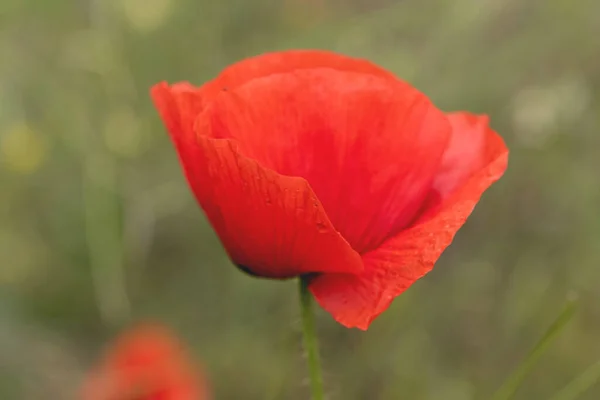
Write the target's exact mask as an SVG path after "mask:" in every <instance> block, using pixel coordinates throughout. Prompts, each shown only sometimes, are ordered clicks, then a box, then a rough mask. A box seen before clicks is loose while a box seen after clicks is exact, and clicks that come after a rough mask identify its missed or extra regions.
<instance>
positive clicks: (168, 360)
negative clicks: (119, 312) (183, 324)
mask: <svg viewBox="0 0 600 400" xmlns="http://www.w3.org/2000/svg"><path fill="white" fill-rule="evenodd" d="M82 399H83V400H207V399H208V396H207V390H206V384H205V382H203V381H201V376H200V374H199V371H198V369H197V368H195V367H194V366H192V365H191V363H190V362H189V361H188V360H187V357H186V353H185V350H184V349H183V348H182V347H181V345H180V344H179V343H178V342H177V340H176V339H175V338H174V337H173V336H172V335H171V334H170V333H169V332H168V331H167V330H166V329H165V328H164V327H162V326H158V325H145V326H139V327H136V328H135V329H132V330H130V331H128V332H125V333H124V334H123V335H122V336H120V337H119V338H117V340H116V341H115V342H114V343H113V344H112V345H111V347H110V348H109V349H108V350H107V352H106V354H105V355H104V358H103V360H102V362H101V364H100V365H99V366H98V367H97V368H96V370H95V371H94V373H93V374H92V375H90V377H89V379H88V380H87V381H86V382H85V385H84V388H83V396H82Z"/></svg>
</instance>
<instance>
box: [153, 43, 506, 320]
mask: <svg viewBox="0 0 600 400" xmlns="http://www.w3.org/2000/svg"><path fill="white" fill-rule="evenodd" d="M152 97H153V99H154V102H155V104H156V106H157V108H158V110H159V112H160V115H161V116H162V119H163V120H164V122H165V124H166V127H167V129H168V131H169V132H170V135H171V138H172V140H173V142H174V143H175V146H176V148H177V151H178V153H179V157H180V160H181V163H182V166H183V169H184V171H185V174H186V177H187V179H188V182H189V184H190V186H191V188H192V190H193V192H194V194H195V196H196V198H197V200H198V202H199V203H200V205H201V207H202V208H203V210H204V212H205V213H206V215H207V217H208V219H209V221H210V222H211V224H212V226H213V227H214V229H215V230H216V232H217V234H218V235H219V237H220V239H221V241H222V243H223V245H224V247H225V249H226V251H227V252H228V254H229V256H230V257H231V259H232V260H233V262H234V263H236V264H237V265H239V266H241V267H242V268H244V269H245V270H247V271H250V272H251V273H252V274H254V275H257V276H262V277H270V278H289V277H294V276H299V275H303V274H312V275H313V276H314V278H313V279H312V281H311V283H310V290H311V291H312V293H313V295H314V296H315V298H316V299H317V301H318V302H319V303H320V305H321V306H322V307H323V308H325V310H327V311H329V312H330V313H331V314H332V315H333V317H334V318H335V319H336V320H337V321H339V322H340V323H342V324H343V325H345V326H348V327H358V328H361V329H366V328H367V327H368V325H369V324H370V322H371V321H372V320H373V319H374V318H375V317H376V316H377V315H379V314H380V313H381V312H382V311H384V310H385V309H386V308H387V307H388V306H389V304H390V303H391V301H392V300H393V299H394V297H396V296H398V295H399V294H400V293H402V292H403V291H404V290H405V289H406V288H408V287H409V286H410V285H411V284H412V283H414V282H415V281H416V280H417V279H419V278H420V277H422V276H423V275H425V274H426V273H427V272H428V271H430V270H431V268H432V267H433V265H434V263H435V261H436V260H437V259H438V257H439V256H440V254H441V253H442V252H443V250H444V249H445V248H446V247H447V246H448V245H449V244H450V242H451V241H452V238H453V236H454V234H455V233H456V231H457V230H458V229H459V228H460V227H461V226H462V225H463V223H464V222H465V220H466V218H467V216H468V215H469V214H470V213H471V211H472V210H473V207H474V206H475V204H476V203H477V201H478V200H479V198H480V196H481V195H482V193H483V192H484V191H485V190H486V189H487V188H488V187H489V186H490V185H491V184H492V183H493V182H494V181H496V180H497V179H499V178H500V176H501V175H502V174H503V173H504V170H505V169H506V165H507V158H508V150H507V148H506V146H505V145H504V142H503V141H502V139H501V138H500V137H499V136H498V135H497V134H496V133H495V132H494V131H492V130H491V129H490V128H489V127H488V121H487V117H483V116H475V115H470V114H467V113H456V114H448V115H447V114H444V113H443V112H442V111H440V110H438V109H437V108H436V107H435V106H434V105H433V104H432V103H431V102H430V101H429V100H428V99H427V97H426V96H425V95H423V94H422V93H420V92H419V91H417V90H416V89H414V88H412V87H411V86H410V85H409V84H407V83H406V82H403V81H401V80H399V79H398V78H396V77H395V76H394V75H393V74H392V73H390V72H388V71H386V70H384V69H382V68H380V67H378V66H376V65H374V64H372V63H370V62H369V61H366V60H360V59H354V58H350V57H346V56H343V55H339V54H335V53H331V52H327V51H308V50H306V51H304V50H298V51H286V52H280V53H270V54H265V55H261V56H258V57H254V58H250V59H246V60H244V61H241V62H239V63H237V64H234V65H232V66H230V67H228V68H226V69H225V70H224V71H223V72H222V73H221V74H220V75H219V76H218V77H217V78H215V79H214V80H212V81H210V82H208V83H206V84H205V85H203V86H201V87H198V88H197V87H194V86H192V85H190V84H188V83H177V84H175V85H172V86H169V85H168V84H166V83H164V82H163V83H159V84H157V85H156V86H154V88H153V89H152Z"/></svg>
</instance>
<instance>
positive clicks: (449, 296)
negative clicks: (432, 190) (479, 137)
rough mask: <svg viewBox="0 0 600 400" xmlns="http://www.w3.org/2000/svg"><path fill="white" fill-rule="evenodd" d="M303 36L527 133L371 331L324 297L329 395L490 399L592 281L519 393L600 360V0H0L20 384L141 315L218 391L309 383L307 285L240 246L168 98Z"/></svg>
mask: <svg viewBox="0 0 600 400" xmlns="http://www.w3.org/2000/svg"><path fill="white" fill-rule="evenodd" d="M292 47H309V48H325V49H332V50H337V51H341V52H344V53H347V54H350V55H353V56H360V57H366V58H370V59H372V60H373V61H375V62H377V63H380V64H381V65H383V66H385V67H387V68H389V69H391V70H392V71H394V72H396V73H397V74H398V75H399V76H401V77H403V78H404V79H406V80H408V81H410V82H412V83H413V84H414V85H416V86H417V87H418V88H420V89H421V90H422V91H424V92H425V93H427V94H428V95H429V96H430V97H431V98H432V99H433V100H434V101H435V102H436V104H438V105H439V106H440V107H441V108H443V109H445V110H457V109H468V110H472V111H475V112H480V113H488V114H490V116H491V120H492V125H493V127H494V128H495V129H496V130H497V131H498V132H500V133H501V134H502V135H503V136H504V138H505V139H506V141H507V143H508V144H509V146H510V148H511V158H510V166H509V170H508V171H507V173H506V176H505V177H504V178H503V179H502V180H501V181H500V182H499V183H498V184H497V185H495V186H494V187H492V188H491V190H489V191H488V192H487V193H486V194H485V195H484V197H483V199H482V201H481V203H480V204H479V205H478V207H477V208H476V210H475V212H474V214H473V216H472V218H471V219H470V220H469V222H468V223H467V225H466V226H465V227H464V229H462V230H461V231H460V233H459V234H458V236H457V238H456V241H455V244H454V245H453V246H452V247H451V248H450V249H449V250H448V251H447V252H446V253H445V254H444V256H443V257H442V259H441V260H440V262H439V263H438V265H437V267H436V269H435V270H434V271H433V272H432V273H431V274H429V275H428V276H427V277H426V278H425V279H423V280H421V281H419V282H418V283H417V284H415V285H414V286H413V287H412V288H411V289H410V290H408V291H407V292H406V293H405V294H404V295H402V296H401V297H400V298H398V299H397V300H396V301H395V302H394V304H393V306H392V307H391V308H390V309H389V310H388V311H387V312H386V313H384V314H383V315H382V316H381V317H380V318H379V319H378V320H376V322H375V323H374V324H373V325H372V327H371V328H370V329H369V331H368V332H366V333H363V332H360V331H356V330H347V329H345V328H343V327H341V326H340V325H337V324H336V323H334V322H333V320H332V319H331V318H330V317H329V315H327V314H326V313H324V312H321V311H319V313H318V326H319V331H320V336H321V341H322V356H323V359H324V367H325V370H326V382H327V389H328V392H329V395H330V399H332V400H334V399H339V400H342V399H344V400H346V399H347V400H361V399H365V400H379V399H382V400H395V399H408V400H420V399H424V400H463V399H464V400H468V399H475V400H477V399H488V398H489V396H490V394H491V393H492V392H493V391H494V390H495V389H496V388H497V387H498V386H499V385H500V384H501V383H502V382H503V381H504V379H505V377H506V376H507V375H508V374H509V373H510V372H511V371H512V370H513V369H514V368H515V366H516V365H517V364H518V363H519V361H520V360H521V358H522V357H523V356H524V354H526V353H527V351H528V350H529V349H530V348H531V346H532V345H533V344H534V342H535V341H536V340H537V339H538V338H539V337H540V336H541V335H542V333H543V331H544V330H545V329H546V327H547V326H548V325H549V324H550V323H551V322H552V320H553V318H554V317H555V316H556V315H557V313H558V312H559V310H560V309H561V307H562V305H563V304H564V301H565V299H566V298H567V297H568V296H569V294H570V293H575V294H577V295H578V296H579V298H580V307H579V311H578V313H577V315H576V317H575V318H574V319H573V320H572V321H571V323H570V324H569V325H568V327H567V328H566V330H565V331H564V332H563V333H562V334H561V336H560V337H559V339H558V340H557V341H556V342H555V343H553V345H552V346H551V348H550V350H549V351H548V352H547V353H546V354H545V355H544V357H543V358H542V359H541V360H540V363H539V365H538V367H537V368H536V369H535V371H534V373H533V374H532V375H531V376H530V377H529V378H528V379H527V381H526V382H525V385H524V386H523V387H522V389H521V390H520V391H519V393H518V395H517V399H520V400H538V399H539V400H544V399H548V398H549V397H550V395H551V394H552V393H555V392H556V391H557V390H558V389H560V388H561V387H563V386H564V384H566V383H567V382H568V381H569V380H570V379H572V378H573V377H574V376H576V375H577V374H579V373H580V372H581V371H583V370H584V369H586V368H587V367H588V366H589V365H591V364H593V363H594V362H596V361H597V360H599V359H600V247H598V245H599V243H600V208H599V205H600V177H599V171H600V157H599V156H600V2H598V1H597V0H526V1H525V0H452V1H447V0H427V1H425V0H404V1H400V0H396V1H393V0H370V1H367V0H346V1H342V0H337V1H328V0H221V1H217V0H88V1H86V0H43V1H42V0H0V399H2V400H39V399H51V400H54V399H57V400H60V399H72V398H73V399H74V397H73V396H74V392H75V390H76V388H77V386H78V384H79V381H80V379H81V377H82V376H83V375H84V374H85V371H86V369H87V368H88V367H89V366H90V364H91V363H92V362H93V360H94V357H96V355H97V354H98V352H99V351H100V350H101V349H102V346H103V345H104V343H106V340H108V339H109V338H110V337H111V335H112V334H113V333H114V332H115V330H116V329H118V327H119V326H120V325H121V324H122V323H123V322H124V321H126V320H127V319H128V318H134V319H139V318H158V319H161V320H163V321H165V322H167V323H169V324H171V325H172V326H173V327H174V329H176V330H177V332H179V333H180V334H181V336H182V337H184V338H185V339H186V340H187V341H188V342H189V343H190V346H191V347H192V351H193V354H194V356H196V357H198V358H199V359H201V360H202V363H203V365H204V366H205V369H206V371H207V374H208V375H209V377H210V380H211V382H212V385H213V387H214V391H215V393H216V398H217V399H223V400H228V399H231V400H239V399H243V400H254V399H256V400H269V399H273V400H275V399H286V400H288V399H289V400H300V399H307V397H308V394H307V387H306V376H307V375H306V373H305V366H304V363H303V359H302V356H301V351H300V349H299V343H300V337H299V332H298V322H299V321H298V315H299V314H298V307H297V296H296V295H297V293H296V283H295V282H291V281H290V282H270V281H265V280H256V279H252V278H249V277H248V276H246V275H244V274H242V273H240V272H239V271H238V270H237V269H235V268H234V267H233V266H232V265H231V264H230V263H229V262H228V260H227V258H226V256H225V254H224V252H223V250H222V248H221V246H220V244H219V242H218V240H217V239H216V237H215V235H214V233H213V232H212V231H211V229H210V228H209V226H208V224H207V222H206V220H205V218H204V216H203V214H202V213H201V211H200V210H199V208H198V207H197V205H196V204H195V202H194V200H193V198H192V195H191V194H190V192H189V191H188V188H187V186H186V183H185V181H184V178H183V176H182V174H181V172H180V169H179V164H178V161H177V157H176V154H175V152H174V150H173V149H172V146H171V143H170V142H169V139H168V138H167V135H166V134H165V132H164V129H163V125H162V123H161V122H160V120H159V118H158V116H157V113H156V111H155V110H154V109H153V107H152V105H151V103H150V99H149V96H148V89H149V87H150V86H151V85H152V84H154V83H155V82H157V81H160V80H169V81H176V80H189V81H191V82H194V83H197V84H201V83H202V82H203V81H205V80H207V79H209V78H210V77H212V76H214V75H215V74H216V73H217V72H218V71H219V70H220V69H221V68H223V67H224V66H226V65H227V64H229V63H231V62H233V61H235V60H238V59H240V58H242V57H245V56H250V55H254V54H257V53H261V52H264V51H270V50H275V49H286V48H292ZM598 398H600V385H599V386H596V387H595V388H592V389H591V390H590V391H589V392H588V393H587V394H586V396H584V397H582V399H584V400H594V399H598Z"/></svg>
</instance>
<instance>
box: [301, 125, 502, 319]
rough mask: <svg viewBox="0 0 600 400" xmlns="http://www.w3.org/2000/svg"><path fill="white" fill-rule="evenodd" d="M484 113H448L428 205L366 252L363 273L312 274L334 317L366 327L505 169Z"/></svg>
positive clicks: (425, 267)
mask: <svg viewBox="0 0 600 400" xmlns="http://www.w3.org/2000/svg"><path fill="white" fill-rule="evenodd" d="M486 118H487V117H477V116H473V115H470V114H466V113H456V114H451V115H450V121H451V123H452V126H453V128H454V130H453V139H452V140H451V142H450V145H449V147H448V149H447V151H446V153H445V156H444V158H443V161H442V166H441V168H440V175H439V176H438V177H437V178H436V180H435V181H434V185H433V186H434V188H433V190H432V192H431V194H430V196H429V198H428V201H427V204H428V206H427V208H426V210H424V212H423V213H422V215H421V217H419V219H418V220H417V221H416V222H415V223H414V224H413V225H412V226H411V227H410V228H408V229H406V230H404V231H402V232H400V233H399V234H398V235H396V236H394V237H392V238H390V239H388V240H387V241H386V242H385V243H384V244H383V245H382V246H380V247H379V248H378V249H376V250H374V251H372V252H369V253H367V254H365V255H364V256H363V261H364V264H365V271H364V272H363V273H362V274H360V275H354V276H352V275H342V274H324V275H320V276H317V277H315V278H314V279H313V281H312V282H311V284H310V289H311V291H312V293H313V294H314V296H315V298H316V299H317V301H318V302H319V304H320V305H321V306H322V307H323V308H324V309H325V310H327V311H328V312H330V313H331V314H332V315H333V317H334V318H335V319H336V320H337V321H338V322H340V323H341V324H343V325H345V326H347V327H357V328H360V329H367V327H368V326H369V324H370V323H371V322H372V321H373V319H375V318H376V317H377V316H378V315H379V314H380V313H382V312H383V311H384V310H385V309H386V308H387V307H389V305H390V304H391V302H392V300H393V299H394V298H395V297H396V296H398V295H399V294H401V293H402V292H403V291H404V290H406V289H407V288H408V287H409V286H411V285H412V284H413V283H414V282H415V281H416V280H418V279H419V278H421V277H422V276H424V275H425V274H426V273H427V272H429V271H430V270H431V269H432V268H433V265H434V263H435V262H436V261H437V259H438V258H439V256H440V255H441V254H442V252H443V251H444V250H445V249H446V247H447V246H448V245H449V244H450V243H451V242H452V239H453V237H454V235H455V234H456V232H457V231H458V229H459V228H460V227H461V226H462V225H463V224H464V223H465V221H466V219H467V217H468V216H469V215H470V214H471V212H472V210H473V208H474V207H475V205H476V204H477V202H478V201H479V198H480V197H481V195H482V194H483V192H484V191H485V190H486V189H487V188H488V187H489V186H490V185H491V184H492V183H493V182H495V181H496V180H498V179H499V178H500V177H501V176H502V175H503V173H504V171H505V170H506V166H507V161H508V150H507V148H506V146H505V144H504V142H503V141H502V139H501V138H500V136H498V134H497V133H495V132H494V131H493V130H492V129H490V128H489V127H488V126H487V119H486ZM461 149H462V150H461Z"/></svg>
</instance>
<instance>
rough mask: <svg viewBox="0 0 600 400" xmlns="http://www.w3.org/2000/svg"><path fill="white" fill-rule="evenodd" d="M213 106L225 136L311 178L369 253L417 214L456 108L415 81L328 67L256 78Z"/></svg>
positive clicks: (332, 213)
mask: <svg viewBox="0 0 600 400" xmlns="http://www.w3.org/2000/svg"><path fill="white" fill-rule="evenodd" d="M207 112H208V113H210V114H211V123H212V125H213V130H212V134H213V135H214V137H215V138H227V139H234V140H236V141H237V142H239V143H240V146H243V147H240V148H241V149H242V152H243V154H244V155H246V156H248V157H249V158H252V159H254V160H257V161H258V162H260V164H261V165H264V166H265V167H267V168H270V169H272V170H274V171H277V172H279V173H280V174H282V175H285V176H298V177H302V178H305V179H306V180H307V181H308V183H309V184H310V186H311V188H312V189H313V190H314V192H315V194H316V196H317V197H318V198H319V200H320V201H321V203H322V204H323V206H324V208H325V211H326V212H327V215H328V216H329V219H330V220H331V222H332V223H333V226H335V228H336V229H337V230H338V231H339V232H340V233H341V234H342V236H343V237H344V238H345V239H346V240H347V241H348V242H349V243H350V244H351V245H352V247H353V248H354V249H355V250H356V251H358V252H359V253H361V254H362V253H365V252H367V251H369V250H372V249H374V248H376V247H377V246H379V245H380V244H381V243H382V242H383V241H384V240H385V239H386V238H387V237H389V236H390V235H391V234H395V233H396V232H399V231H400V230H401V229H403V228H404V227H406V226H407V225H408V224H410V222H411V221H412V220H413V219H414V217H415V215H416V213H417V212H418V211H419V209H420V207H421V206H422V203H423V201H424V200H425V197H426V196H427V194H428V192H429V190H430V188H431V184H432V181H433V178H434V176H435V173H436V172H437V170H438V169H439V165H440V162H441V157H442V155H443V152H444V150H445V148H446V147H447V144H448V141H449V139H450V134H451V127H450V124H449V123H448V121H447V118H446V116H445V115H444V114H443V113H442V112H441V111H439V110H438V109H436V108H435V107H434V106H433V105H432V104H431V102H430V101H429V100H428V99H427V98H426V97H425V96H424V95H423V94H421V93H420V92H418V91H417V90H416V89H413V88H412V87H410V86H409V85H408V84H406V83H404V82H401V81H395V82H392V81H390V80H387V79H381V78H379V77H377V76H374V75H367V74H363V73H355V72H340V71H334V70H331V69H327V68H322V69H312V70H300V71H295V72H293V73H287V74H277V75H271V76H268V77H263V78H260V79H254V80H252V81H251V82H248V83H247V84H245V85H243V86H240V87H239V88H238V89H237V90H235V91H228V92H226V93H225V92H224V93H222V94H221V95H220V96H218V97H217V98H215V100H214V101H213V103H212V104H211V107H210V109H207Z"/></svg>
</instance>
